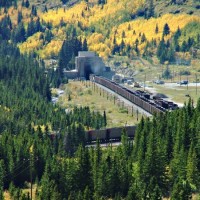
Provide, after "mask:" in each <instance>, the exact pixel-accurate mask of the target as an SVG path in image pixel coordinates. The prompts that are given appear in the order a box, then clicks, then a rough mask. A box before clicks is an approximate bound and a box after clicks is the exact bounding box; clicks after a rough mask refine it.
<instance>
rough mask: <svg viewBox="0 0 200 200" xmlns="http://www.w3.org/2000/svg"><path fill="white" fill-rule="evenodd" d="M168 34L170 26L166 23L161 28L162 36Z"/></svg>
mask: <svg viewBox="0 0 200 200" xmlns="http://www.w3.org/2000/svg"><path fill="white" fill-rule="evenodd" d="M169 34H170V28H169V25H168V24H167V23H166V24H165V25H164V28H163V36H165V35H169Z"/></svg>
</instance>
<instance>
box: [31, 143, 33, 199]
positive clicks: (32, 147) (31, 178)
mask: <svg viewBox="0 0 200 200" xmlns="http://www.w3.org/2000/svg"><path fill="white" fill-rule="evenodd" d="M30 181H31V200H32V199H33V145H32V146H31V147H30Z"/></svg>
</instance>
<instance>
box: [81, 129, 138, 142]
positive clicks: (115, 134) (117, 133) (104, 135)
mask: <svg viewBox="0 0 200 200" xmlns="http://www.w3.org/2000/svg"><path fill="white" fill-rule="evenodd" d="M123 131H125V132H126V135H127V136H128V138H130V139H133V138H134V135H135V131H136V126H126V127H115V128H107V129H103V130H90V131H86V132H85V140H86V142H87V143H92V142H94V141H97V140H99V142H102V143H104V142H113V141H120V140H121V136H122V133H123Z"/></svg>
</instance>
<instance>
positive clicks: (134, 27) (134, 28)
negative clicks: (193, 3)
mask: <svg viewBox="0 0 200 200" xmlns="http://www.w3.org/2000/svg"><path fill="white" fill-rule="evenodd" d="M193 21H199V22H200V17H198V16H191V15H186V14H181V15H172V14H166V15H163V16H162V17H160V18H151V19H149V20H147V19H138V20H134V21H131V22H126V23H123V24H121V25H119V26H118V27H116V28H115V29H113V31H112V34H111V38H114V35H115V37H116V41H117V43H118V44H120V43H121V40H122V33H123V32H125V33H126V34H125V35H126V36H125V39H124V42H125V44H130V45H131V44H132V45H133V44H134V43H135V40H136V39H138V40H139V41H140V39H141V36H142V34H145V37H146V39H147V41H151V40H152V39H155V40H156V41H160V40H161V38H162V35H163V28H164V25H165V24H166V23H167V24H168V25H169V28H170V34H169V35H167V36H165V40H167V39H170V38H171V36H172V34H174V33H175V31H176V30H177V29H178V27H179V28H180V29H182V28H183V27H184V26H185V25H186V24H188V23H189V22H193ZM156 25H157V26H158V33H157V34H156V33H155V29H156ZM116 30H117V33H116ZM134 33H135V34H134ZM144 46H145V45H144V43H143V44H139V49H140V50H142V49H143V48H144Z"/></svg>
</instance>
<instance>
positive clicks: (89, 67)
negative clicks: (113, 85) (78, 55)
mask: <svg viewBox="0 0 200 200" xmlns="http://www.w3.org/2000/svg"><path fill="white" fill-rule="evenodd" d="M90 74H92V70H91V66H90V65H86V66H85V79H86V80H89V79H90Z"/></svg>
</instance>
